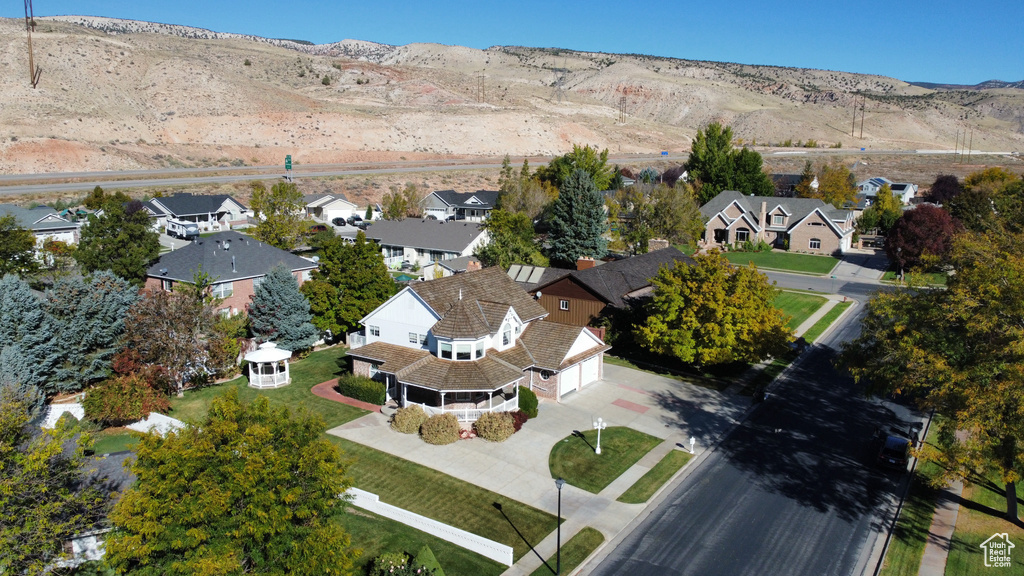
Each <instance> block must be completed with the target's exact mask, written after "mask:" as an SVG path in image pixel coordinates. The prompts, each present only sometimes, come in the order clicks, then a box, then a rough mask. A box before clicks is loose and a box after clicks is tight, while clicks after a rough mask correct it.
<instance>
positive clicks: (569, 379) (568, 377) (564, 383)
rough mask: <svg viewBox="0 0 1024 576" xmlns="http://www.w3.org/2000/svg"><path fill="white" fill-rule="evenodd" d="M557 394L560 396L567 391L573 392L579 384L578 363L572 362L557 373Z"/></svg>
mask: <svg viewBox="0 0 1024 576" xmlns="http://www.w3.org/2000/svg"><path fill="white" fill-rule="evenodd" d="M558 378H559V380H558V396H559V397H562V396H565V395H566V394H568V393H569V392H575V391H576V389H577V388H579V385H580V365H579V364H574V365H572V366H570V367H568V368H566V369H565V370H563V371H562V373H561V374H560V375H559V377H558Z"/></svg>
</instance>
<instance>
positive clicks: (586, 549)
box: [442, 526, 604, 576]
mask: <svg viewBox="0 0 1024 576" xmlns="http://www.w3.org/2000/svg"><path fill="white" fill-rule="evenodd" d="M602 542H604V535H603V534H601V533H600V532H598V531H597V530H596V529H594V528H591V527H590V526H587V527H586V528H584V529H582V530H580V531H579V532H577V533H576V535H575V536H573V537H572V538H570V539H569V541H568V542H566V543H565V544H562V566H561V568H562V574H569V573H570V572H572V571H573V570H574V569H576V568H577V567H579V565H580V564H582V563H583V561H584V560H586V559H587V557H588V556H590V554H591V553H593V551H594V550H597V547H598V546H600V545H601V543H602ZM557 560H558V557H557V556H552V557H551V558H548V565H550V566H551V568H548V567H547V566H545V565H544V564H541V565H540V567H539V568H537V569H536V570H534V571H533V573H531V574H530V576H551V574H552V572H551V570H553V569H555V568H556V563H557ZM442 568H444V566H442ZM447 573H448V569H447V568H445V574H447Z"/></svg>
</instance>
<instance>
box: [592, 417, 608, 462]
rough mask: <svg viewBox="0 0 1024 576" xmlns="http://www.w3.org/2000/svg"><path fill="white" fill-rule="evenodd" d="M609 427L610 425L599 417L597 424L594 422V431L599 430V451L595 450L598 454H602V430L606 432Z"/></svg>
mask: <svg viewBox="0 0 1024 576" xmlns="http://www.w3.org/2000/svg"><path fill="white" fill-rule="evenodd" d="M607 427H608V423H607V422H605V421H604V420H602V419H601V417H600V416H598V418H597V422H594V430H597V450H594V453H596V454H600V453H601V430H604V429H605V428H607Z"/></svg>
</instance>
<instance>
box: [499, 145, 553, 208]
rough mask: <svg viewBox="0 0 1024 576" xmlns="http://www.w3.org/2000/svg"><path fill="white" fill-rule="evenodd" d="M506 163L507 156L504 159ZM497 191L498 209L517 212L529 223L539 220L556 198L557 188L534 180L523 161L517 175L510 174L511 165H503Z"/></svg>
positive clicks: (526, 163) (527, 165) (527, 163)
mask: <svg viewBox="0 0 1024 576" xmlns="http://www.w3.org/2000/svg"><path fill="white" fill-rule="evenodd" d="M505 160H506V162H507V161H508V156H506V157H505ZM498 185H499V191H500V194H499V195H498V208H501V209H502V210H505V211H507V212H519V213H522V214H525V215H526V217H527V218H529V219H530V221H531V222H535V221H536V220H537V219H538V218H540V216H541V214H543V213H544V210H546V209H547V208H548V207H549V206H550V205H551V203H552V202H554V201H555V198H558V188H556V187H555V186H554V185H553V184H551V183H550V182H547V181H543V180H540V179H538V178H534V177H533V176H531V175H530V163H529V161H528V160H523V166H522V168H520V169H519V174H518V175H516V174H515V173H513V172H512V167H511V165H509V166H507V167H505V166H504V165H503V168H502V173H501V176H500V177H499V180H498Z"/></svg>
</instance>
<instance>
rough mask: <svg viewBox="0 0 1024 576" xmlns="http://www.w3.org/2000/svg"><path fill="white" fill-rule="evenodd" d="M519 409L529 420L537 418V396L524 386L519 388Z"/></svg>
mask: <svg viewBox="0 0 1024 576" xmlns="http://www.w3.org/2000/svg"><path fill="white" fill-rule="evenodd" d="M519 409H520V410H522V411H523V413H524V414H526V417H527V418H536V417H537V395H536V394H534V393H533V390H530V389H529V388H526V387H524V386H520V387H519Z"/></svg>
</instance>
